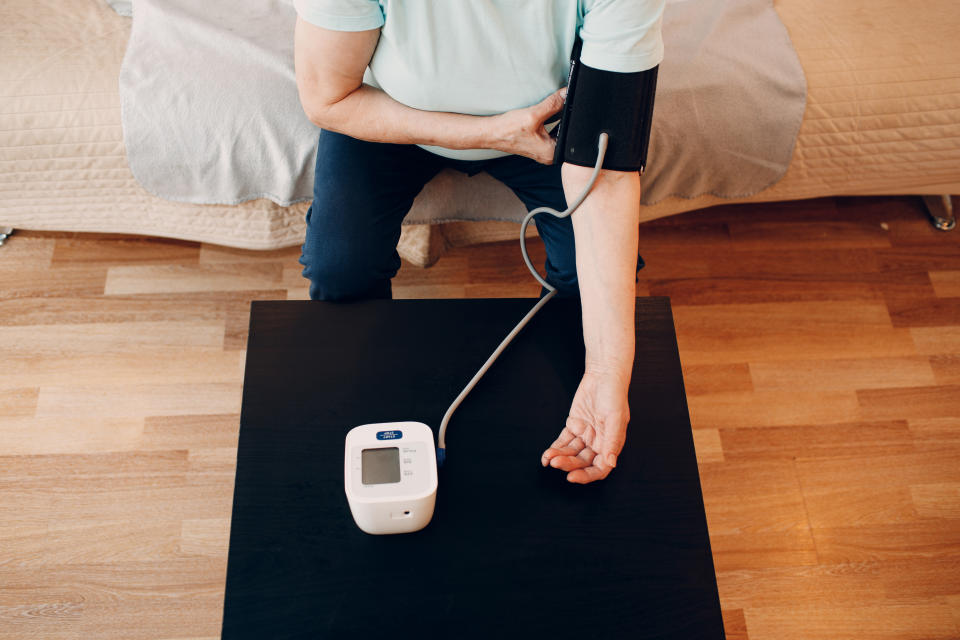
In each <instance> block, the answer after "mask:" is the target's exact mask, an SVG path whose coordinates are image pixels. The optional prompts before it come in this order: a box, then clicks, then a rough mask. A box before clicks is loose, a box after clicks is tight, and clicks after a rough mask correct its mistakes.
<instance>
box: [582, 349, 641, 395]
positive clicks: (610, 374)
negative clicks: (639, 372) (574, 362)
mask: <svg viewBox="0 0 960 640" xmlns="http://www.w3.org/2000/svg"><path fill="white" fill-rule="evenodd" d="M632 373H633V361H632V360H631V361H630V362H627V361H624V360H607V361H591V360H590V358H589V357H588V358H587V360H586V363H585V366H584V373H583V375H584V376H593V377H596V378H600V379H603V380H606V381H608V382H610V383H612V384H614V385H616V386H618V387H621V388H622V389H624V390H626V389H627V388H628V387H629V386H630V377H631V374H632Z"/></svg>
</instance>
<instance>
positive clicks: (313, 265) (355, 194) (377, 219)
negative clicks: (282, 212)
mask: <svg viewBox="0 0 960 640" xmlns="http://www.w3.org/2000/svg"><path fill="white" fill-rule="evenodd" d="M441 168H442V163H441V161H440V160H439V156H436V155H435V154H432V153H430V152H429V151H425V150H423V149H421V148H420V147H417V146H415V145H397V144H386V143H378V142H367V141H363V140H357V139H355V138H351V137H349V136H346V135H343V134H339V133H334V132H332V131H326V130H324V131H321V133H320V141H319V144H318V149H317V161H316V169H315V173H314V185H313V203H312V204H311V205H310V209H309V210H308V211H307V233H306V238H305V239H304V243H303V248H302V255H301V256H300V264H302V265H303V266H304V269H303V275H304V277H306V278H308V279H309V280H310V298H311V299H313V300H357V299H364V298H389V297H391V287H390V279H391V278H393V276H395V275H396V273H397V271H398V270H399V268H400V256H399V254H398V253H397V242H398V241H399V240H400V225H401V223H402V222H403V218H404V216H406V215H407V212H408V211H409V210H410V206H411V205H412V204H413V200H414V198H416V196H417V194H418V193H420V190H421V189H422V188H423V186H424V185H425V184H426V183H427V182H429V181H430V179H431V178H433V177H434V176H435V175H436V174H437V173H438V172H439V171H440V169H441Z"/></svg>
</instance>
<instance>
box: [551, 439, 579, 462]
mask: <svg viewBox="0 0 960 640" xmlns="http://www.w3.org/2000/svg"><path fill="white" fill-rule="evenodd" d="M583 448H584V444H583V441H582V440H580V438H574V439H573V441H572V442H571V443H570V444H569V445H567V446H566V447H550V448H549V449H547V450H546V451H544V452H543V455H542V456H540V464H541V465H543V466H544V467H545V466H547V465H549V464H550V461H551V460H553V458H555V457H557V456H576V455H577V454H579V453H580V452H581V451H583Z"/></svg>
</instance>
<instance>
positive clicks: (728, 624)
mask: <svg viewBox="0 0 960 640" xmlns="http://www.w3.org/2000/svg"><path fill="white" fill-rule="evenodd" d="M723 631H724V635H725V636H726V640H749V636H748V635H747V621H746V619H745V618H744V617H743V609H724V610H723Z"/></svg>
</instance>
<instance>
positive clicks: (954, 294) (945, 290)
mask: <svg viewBox="0 0 960 640" xmlns="http://www.w3.org/2000/svg"><path fill="white" fill-rule="evenodd" d="M930 282H932V283H933V291H934V293H936V294H937V296H939V297H941V298H960V269H957V270H955V271H931V272H930Z"/></svg>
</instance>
